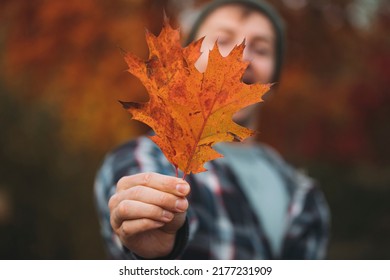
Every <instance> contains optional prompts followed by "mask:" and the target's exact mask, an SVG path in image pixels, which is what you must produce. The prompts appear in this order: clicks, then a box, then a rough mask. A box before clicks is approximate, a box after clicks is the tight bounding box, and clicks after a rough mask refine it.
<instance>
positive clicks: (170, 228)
mask: <svg viewBox="0 0 390 280" xmlns="http://www.w3.org/2000/svg"><path fill="white" fill-rule="evenodd" d="M186 215H187V212H184V213H176V214H175V217H174V218H173V219H172V221H170V222H169V223H166V224H165V226H163V227H161V228H160V229H161V230H162V231H164V232H166V233H169V234H173V233H176V232H177V231H178V230H179V229H180V228H181V227H182V226H183V224H184V222H185V220H186Z"/></svg>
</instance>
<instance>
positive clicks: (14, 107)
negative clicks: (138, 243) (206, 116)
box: [0, 0, 390, 259]
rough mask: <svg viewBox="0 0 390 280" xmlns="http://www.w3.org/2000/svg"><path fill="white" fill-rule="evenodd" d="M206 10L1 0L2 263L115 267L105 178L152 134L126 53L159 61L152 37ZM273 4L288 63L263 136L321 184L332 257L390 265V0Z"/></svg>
mask: <svg viewBox="0 0 390 280" xmlns="http://www.w3.org/2000/svg"><path fill="white" fill-rule="evenodd" d="M200 2H202V1H178V0H171V1H167V0H163V1H161V0H160V1H158V0H113V1H108V0H83V1H79V0H68V1H60V0H35V1H24V0H2V1H1V7H0V133H1V134H0V258H2V259H102V258H105V254H104V248H103V244H102V241H101V238H100V236H99V228H98V223H97V218H96V214H95V209H94V202H93V181H94V176H95V173H96V170H97V169H98V167H99V164H100V163H101V161H102V159H103V157H104V154H105V153H106V152H107V151H108V150H110V149H112V148H113V147H115V146H116V145H118V144H119V143H122V142H124V141H125V140H126V139H128V138H132V137H135V136H137V135H139V134H141V133H143V132H144V131H145V127H143V126H141V125H140V124H138V123H136V122H133V121H130V120H129V115H128V114H127V113H126V112H125V111H124V110H123V109H122V108H121V106H120V105H119V103H118V102H117V100H118V99H120V100H135V99H142V98H145V93H144V89H143V87H142V85H141V84H140V83H139V82H138V81H137V80H136V79H135V78H133V77H131V76H130V74H128V73H126V72H125V71H124V70H125V69H126V66H125V63H124V61H123V58H122V56H121V53H120V51H119V48H124V49H126V50H129V51H132V52H134V53H136V54H137V55H139V56H143V57H146V55H147V51H146V46H145V41H144V28H145V27H147V28H148V29H149V30H151V31H152V32H154V33H155V34H157V33H158V32H159V30H160V28H161V23H162V10H163V9H165V10H166V11H167V13H168V14H170V15H171V17H172V18H173V19H174V15H177V14H179V11H180V12H182V13H184V15H185V16H186V17H191V15H194V12H191V13H190V12H189V9H190V8H196V7H197V5H199V4H200ZM203 2H205V1H203ZM270 2H271V3H273V4H274V5H275V6H276V7H277V8H278V10H279V11H280V12H281V14H282V15H283V16H284V17H285V20H286V23H287V25H288V36H287V39H288V53H287V60H286V65H285V69H284V72H283V76H282V80H281V82H280V84H279V86H278V89H277V91H276V92H274V94H273V95H272V96H270V98H269V99H268V100H267V102H266V103H265V104H264V105H263V108H262V110H263V111H262V115H261V128H260V130H261V133H260V135H259V139H260V140H261V141H264V142H266V143H269V144H270V145H272V146H274V147H275V148H276V149H277V150H278V151H279V152H280V153H281V154H283V156H284V157H285V158H286V159H287V160H288V161H289V162H291V163H292V164H294V165H295V166H296V167H298V168H301V169H304V170H306V172H307V173H308V174H309V175H311V176H312V177H314V178H316V179H317V180H318V181H319V182H320V183H321V185H322V188H323V190H324V192H325V195H326V197H327V199H328V202H329V204H330V208H331V211H332V236H331V244H330V248H329V258H331V259H390V238H389V236H390V203H389V201H390V148H389V145H390V125H389V123H390V109H389V105H390V92H389V91H390V36H389V25H390V2H389V1H387V0H332V1H329V0H317V1H309V0H274V1H270ZM192 6H194V7H192ZM176 21H177V20H176ZM183 29H184V31H185V27H183Z"/></svg>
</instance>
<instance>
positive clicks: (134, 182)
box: [117, 172, 190, 196]
mask: <svg viewBox="0 0 390 280" xmlns="http://www.w3.org/2000/svg"><path fill="white" fill-rule="evenodd" d="M135 186H146V187H150V188H153V189H156V190H160V191H163V192H167V193H171V194H174V195H178V196H186V195H187V194H188V193H189V192H190V186H189V185H188V183H187V182H186V181H184V180H183V179H181V178H176V177H173V176H167V175H162V174H159V173H154V172H146V173H138V174H135V175H130V176H125V177H122V178H121V179H120V180H119V181H118V183H117V191H121V190H126V189H129V188H132V187H135Z"/></svg>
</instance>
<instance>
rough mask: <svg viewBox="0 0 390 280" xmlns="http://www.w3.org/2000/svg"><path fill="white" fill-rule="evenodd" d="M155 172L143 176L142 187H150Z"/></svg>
mask: <svg viewBox="0 0 390 280" xmlns="http://www.w3.org/2000/svg"><path fill="white" fill-rule="evenodd" d="M152 177H153V172H146V173H143V174H142V185H144V186H147V185H149V183H150V181H151V180H152Z"/></svg>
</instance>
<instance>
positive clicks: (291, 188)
mask: <svg viewBox="0 0 390 280" xmlns="http://www.w3.org/2000/svg"><path fill="white" fill-rule="evenodd" d="M259 145H260V147H261V149H263V151H264V155H265V157H266V160H267V161H268V162H269V163H270V164H271V165H272V166H273V167H274V168H275V169H276V170H277V172H278V174H280V176H281V178H282V180H283V182H285V186H286V188H287V192H288V196H289V206H288V211H287V212H286V223H287V225H286V232H285V234H284V240H283V243H282V250H281V253H280V255H278V256H276V255H274V254H273V253H272V250H271V248H270V244H269V241H268V239H267V236H266V235H265V233H264V230H262V225H261V220H259V216H258V215H256V214H255V213H254V211H253V209H251V207H249V203H248V200H247V198H246V196H245V193H244V192H243V191H242V188H241V187H240V184H239V180H238V179H237V177H236V175H235V174H234V173H233V172H232V170H231V167H230V166H229V165H228V164H227V163H226V162H225V163H224V164H221V161H217V160H216V161H211V162H209V163H207V164H206V167H207V169H208V171H207V172H203V173H199V174H191V175H189V176H187V181H188V183H189V184H190V186H191V193H190V196H189V197H188V200H189V205H190V206H189V210H188V212H187V217H186V221H185V224H184V226H183V227H182V228H181V229H180V230H179V231H178V233H177V237H176V241H175V246H174V249H173V251H172V252H171V254H170V255H169V256H166V258H167V259H275V258H277V259H323V258H325V256H326V250H327V244H328V236H329V219H330V216H329V209H328V206H327V203H326V201H325V199H324V196H323V194H322V192H321V191H320V189H319V188H318V187H317V186H316V185H315V184H314V182H313V181H312V180H310V179H309V178H307V177H306V176H304V175H302V174H301V173H299V172H297V171H296V170H294V169H293V168H291V167H290V166H289V165H287V164H286V163H285V162H284V161H283V160H282V159H281V158H280V156H279V155H278V154H277V153H275V152H274V151H273V150H272V149H270V148H269V147H267V146H265V145H262V144H259ZM149 171H152V172H158V173H161V174H166V175H172V176H174V174H175V171H174V169H173V167H172V165H171V164H170V163H169V162H168V161H167V160H166V158H165V156H164V155H163V153H162V152H161V150H160V149H159V148H158V147H157V146H156V145H155V144H154V143H153V142H152V141H151V140H150V139H149V138H147V137H144V136H143V137H140V138H138V139H135V140H133V141H130V142H128V143H126V144H124V145H122V146H120V147H119V148H117V149H116V150H114V151H113V152H111V153H110V154H108V155H107V156H106V158H105V160H104V163H103V165H102V167H101V169H100V170H99V172H98V174H97V177H96V181H95V199H96V205H97V210H98V216H99V221H100V225H101V233H102V236H103V238H104V241H105V243H106V248H107V251H108V254H109V256H110V258H114V259H139V257H137V256H136V255H135V254H133V253H132V252H130V251H129V250H128V249H127V248H126V247H124V246H123V245H122V244H121V242H120V241H119V238H118V237H117V236H116V234H115V233H114V232H113V229H112V227H111V225H110V213H109V209H108V205H107V204H108V200H109V199H110V197H111V196H112V195H113V194H114V193H115V189H116V183H117V181H118V180H119V179H120V178H121V177H123V176H126V175H131V174H136V173H140V172H149ZM243 205H245V206H246V205H248V207H242V206H243Z"/></svg>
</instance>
